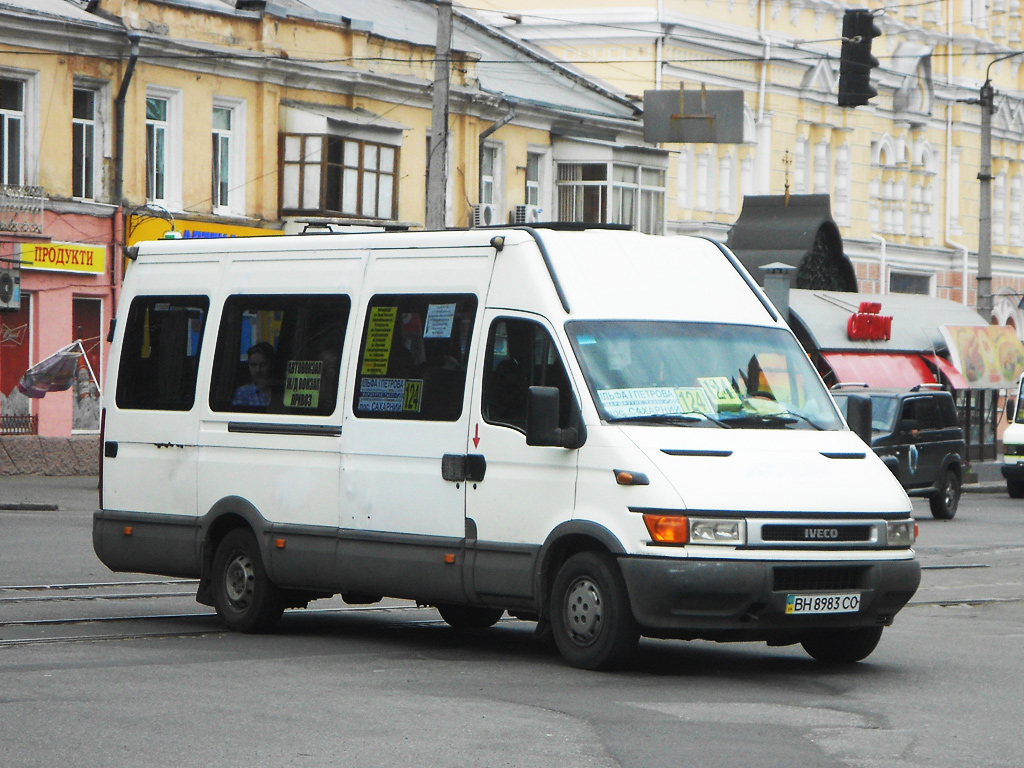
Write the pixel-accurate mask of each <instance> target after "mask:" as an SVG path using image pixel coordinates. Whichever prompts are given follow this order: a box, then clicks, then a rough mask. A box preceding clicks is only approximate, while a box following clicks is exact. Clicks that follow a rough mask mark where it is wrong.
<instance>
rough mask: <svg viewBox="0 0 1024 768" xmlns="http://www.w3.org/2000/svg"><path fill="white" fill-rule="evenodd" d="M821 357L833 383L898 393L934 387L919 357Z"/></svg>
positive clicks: (883, 354) (885, 354) (839, 354)
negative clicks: (832, 374) (923, 387)
mask: <svg viewBox="0 0 1024 768" xmlns="http://www.w3.org/2000/svg"><path fill="white" fill-rule="evenodd" d="M822 357H824V358H825V361H826V362H827V363H828V364H829V365H830V366H832V371H833V372H834V373H835V375H836V382H837V383H843V384H867V385H868V386H869V387H896V388H899V389H910V388H911V387H913V386H916V385H918V384H935V383H936V381H935V376H934V375H932V372H931V370H930V369H929V368H928V365H927V363H925V361H924V358H922V357H921V356H920V355H913V354H893V353H891V352H871V353H863V352H823V353H822ZM943 362H945V361H943ZM947 365H948V363H947Z"/></svg>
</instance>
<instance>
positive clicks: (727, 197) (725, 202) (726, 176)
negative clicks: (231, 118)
mask: <svg viewBox="0 0 1024 768" xmlns="http://www.w3.org/2000/svg"><path fill="white" fill-rule="evenodd" d="M734 177H735V171H734V170H733V157H732V155H724V156H722V157H720V158H719V160H718V210H719V211H721V212H723V213H734V212H735V210H736V203H735V200H736V197H735V196H736V192H735V188H736V184H735V180H734Z"/></svg>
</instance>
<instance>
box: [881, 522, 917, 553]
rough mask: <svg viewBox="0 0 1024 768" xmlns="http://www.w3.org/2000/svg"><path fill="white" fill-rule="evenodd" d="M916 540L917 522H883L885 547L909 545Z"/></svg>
mask: <svg viewBox="0 0 1024 768" xmlns="http://www.w3.org/2000/svg"><path fill="white" fill-rule="evenodd" d="M916 540H917V523H915V522H914V521H913V520H895V521H893V520H890V521H889V522H887V523H886V524H885V545H886V546H887V547H909V546H911V545H912V544H913V543H914V542H915V541H916Z"/></svg>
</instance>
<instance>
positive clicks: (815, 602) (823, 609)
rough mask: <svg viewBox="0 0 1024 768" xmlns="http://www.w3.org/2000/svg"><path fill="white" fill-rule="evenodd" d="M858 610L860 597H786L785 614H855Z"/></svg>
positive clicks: (854, 594)
mask: <svg viewBox="0 0 1024 768" xmlns="http://www.w3.org/2000/svg"><path fill="white" fill-rule="evenodd" d="M859 610H860V595H859V594H857V593H853V594H851V593H845V594H839V595H788V596H787V597H786V613H793V614H808V613H856V612H857V611H859Z"/></svg>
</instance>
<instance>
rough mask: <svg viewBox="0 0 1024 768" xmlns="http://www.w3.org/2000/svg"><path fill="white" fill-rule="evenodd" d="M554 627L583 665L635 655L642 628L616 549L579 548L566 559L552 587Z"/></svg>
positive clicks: (600, 665) (607, 665) (567, 655)
mask: <svg viewBox="0 0 1024 768" xmlns="http://www.w3.org/2000/svg"><path fill="white" fill-rule="evenodd" d="M551 631H552V634H553V635H554V639H555V645H557V646H558V651H559V653H561V654H562V657H563V658H564V659H565V660H566V661H567V662H568V663H569V664H571V665H572V666H574V667H578V668H579V669H614V668H616V667H619V666H621V665H622V664H623V663H624V662H625V661H626V660H628V659H629V658H630V656H632V655H633V652H634V651H635V650H636V645H637V643H638V642H639V640H640V630H639V628H638V627H637V624H636V620H635V619H634V618H633V611H632V609H631V608H630V605H629V594H628V593H627V592H626V583H625V581H623V578H622V573H621V572H620V571H619V568H618V566H617V565H616V564H615V560H614V559H613V558H612V557H611V555H609V554H607V553H605V552H579V553H577V554H575V555H573V556H572V557H570V558H569V559H568V560H566V561H565V563H564V564H563V565H562V567H561V569H560V570H559V571H558V575H557V576H556V577H555V583H554V585H553V587H552V589H551Z"/></svg>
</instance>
